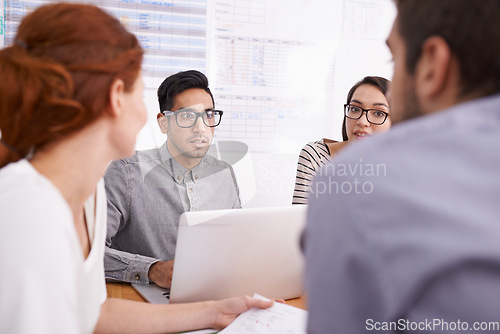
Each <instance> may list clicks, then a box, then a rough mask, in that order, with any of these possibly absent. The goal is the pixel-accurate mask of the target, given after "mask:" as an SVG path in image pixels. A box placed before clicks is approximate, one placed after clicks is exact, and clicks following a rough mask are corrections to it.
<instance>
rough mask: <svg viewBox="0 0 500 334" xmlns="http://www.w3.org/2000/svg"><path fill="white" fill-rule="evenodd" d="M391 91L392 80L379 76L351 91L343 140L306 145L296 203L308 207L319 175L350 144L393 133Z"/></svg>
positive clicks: (323, 140)
mask: <svg viewBox="0 0 500 334" xmlns="http://www.w3.org/2000/svg"><path fill="white" fill-rule="evenodd" d="M388 90H389V80H387V79H385V78H382V77H376V76H368V77H365V78H363V80H361V81H359V82H357V83H356V84H355V85H354V86H353V87H352V88H351V89H350V90H349V93H348V94H347V103H346V104H345V105H344V121H343V123H342V139H343V141H341V142H338V141H335V140H331V139H327V138H323V139H321V140H319V141H316V142H311V143H308V144H307V145H306V146H304V148H303V149H302V151H301V152H300V155H299V161H298V164H297V176H296V179H295V189H294V192H293V199H292V204H307V197H308V195H309V193H311V182H312V180H313V179H314V176H315V175H316V173H317V172H318V171H319V169H320V168H321V167H322V166H323V165H324V164H326V163H327V162H328V161H330V159H331V158H332V157H333V156H334V155H335V154H337V153H338V152H339V151H340V150H341V149H343V148H344V147H345V146H346V145H347V144H348V143H349V142H353V141H357V140H363V139H365V138H368V137H369V136H371V135H373V134H376V133H383V132H386V131H388V130H389V128H390V127H391V117H390V111H389V102H388V99H387V93H388Z"/></svg>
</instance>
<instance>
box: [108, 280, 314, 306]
mask: <svg viewBox="0 0 500 334" xmlns="http://www.w3.org/2000/svg"><path fill="white" fill-rule="evenodd" d="M106 291H107V292H108V297H110V298H122V299H128V300H135V301H139V302H146V300H145V299H144V298H142V296H141V295H140V294H139V293H138V292H137V291H135V289H134V288H133V287H132V286H131V285H130V284H128V283H111V282H108V283H106ZM286 303H287V304H288V305H291V306H295V307H298V308H301V309H303V310H305V309H306V299H305V296H302V297H300V298H294V299H289V300H287V301H286Z"/></svg>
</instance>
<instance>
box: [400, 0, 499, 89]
mask: <svg viewBox="0 0 500 334" xmlns="http://www.w3.org/2000/svg"><path fill="white" fill-rule="evenodd" d="M395 3H396V6H397V8H398V21H397V23H396V24H397V26H396V29H397V30H398V32H399V34H400V35H401V37H402V38H403V40H404V43H405V47H406V54H407V55H406V67H407V71H408V73H410V74H413V73H414V72H415V67H416V64H417V61H418V59H419V58H420V56H421V52H422V45H423V43H424V42H425V40H426V39H427V38H429V37H431V36H440V37H442V38H443V39H444V40H445V41H446V42H447V43H448V45H449V47H450V50H451V52H452V53H453V54H454V55H455V56H456V57H457V58H458V60H459V63H460V75H461V78H460V80H461V93H462V94H469V93H479V94H480V95H482V96H486V95H491V94H494V93H496V92H499V91H500V56H499V54H500V25H499V23H498V20H499V17H500V1H499V0H481V1H471V0H437V1H436V0H395Z"/></svg>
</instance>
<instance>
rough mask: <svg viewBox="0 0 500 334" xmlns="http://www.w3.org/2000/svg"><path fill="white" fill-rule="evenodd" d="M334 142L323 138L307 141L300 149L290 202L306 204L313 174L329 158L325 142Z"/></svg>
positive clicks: (328, 150)
mask: <svg viewBox="0 0 500 334" xmlns="http://www.w3.org/2000/svg"><path fill="white" fill-rule="evenodd" d="M336 142H337V141H335V140H331V139H326V138H323V139H321V140H319V141H316V142H310V143H308V144H307V145H306V146H304V148H303V149H302V151H300V155H299V161H298V163H297V177H296V179H295V189H294V191H293V199H292V204H307V196H308V195H309V192H310V187H311V183H312V180H313V179H314V176H315V175H316V173H317V172H318V170H319V169H320V168H321V167H322V166H323V165H324V164H326V163H327V162H328V161H330V159H331V156H330V149H329V148H328V145H327V144H326V143H336Z"/></svg>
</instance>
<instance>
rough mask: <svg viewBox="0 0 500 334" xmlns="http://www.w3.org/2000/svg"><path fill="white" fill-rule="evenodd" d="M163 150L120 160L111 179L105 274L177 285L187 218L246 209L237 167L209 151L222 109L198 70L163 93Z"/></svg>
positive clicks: (172, 80) (175, 78)
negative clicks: (177, 258)
mask: <svg viewBox="0 0 500 334" xmlns="http://www.w3.org/2000/svg"><path fill="white" fill-rule="evenodd" d="M158 101H159V104H160V113H158V115H157V119H158V124H159V126H160V130H161V131H162V132H163V133H165V134H167V141H166V142H165V144H164V145H163V146H161V147H158V148H155V149H151V150H146V151H137V152H136V154H135V155H133V156H132V157H130V158H126V159H121V160H118V161H113V162H112V163H111V164H110V166H109V167H108V169H107V172H106V175H105V183H106V193H107V196H108V230H107V237H106V246H107V247H106V252H105V258H104V266H105V272H106V277H107V278H111V279H116V280H120V281H125V282H132V283H148V282H154V283H156V284H158V285H159V286H162V287H166V288H168V287H170V283H171V279H172V269H173V263H174V260H173V259H174V254H175V246H176V241H177V230H178V223H179V217H180V215H181V214H182V213H183V212H185V211H198V210H214V209H232V208H240V207H241V202H240V199H239V189H238V185H237V183H236V178H235V175H234V172H233V169H232V168H231V166H229V165H228V164H227V163H225V162H223V161H221V160H218V159H216V158H214V157H212V156H211V155H207V151H208V149H209V146H210V144H211V142H212V138H213V134H214V129H215V127H216V126H217V125H219V123H220V121H221V117H222V111H220V110H216V109H214V99H213V96H212V93H211V92H210V89H209V88H208V80H207V78H206V77H205V75H204V74H202V73H200V72H198V71H185V72H180V73H177V74H174V75H172V76H170V77H168V78H167V79H165V81H164V82H163V83H162V84H161V86H160V87H159V88H158Z"/></svg>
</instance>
